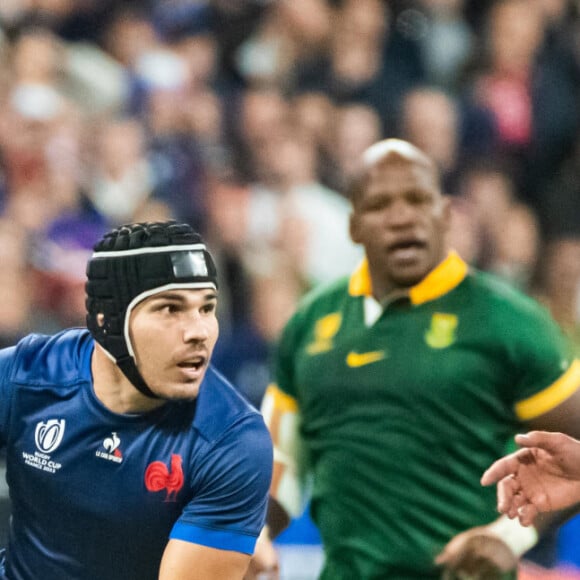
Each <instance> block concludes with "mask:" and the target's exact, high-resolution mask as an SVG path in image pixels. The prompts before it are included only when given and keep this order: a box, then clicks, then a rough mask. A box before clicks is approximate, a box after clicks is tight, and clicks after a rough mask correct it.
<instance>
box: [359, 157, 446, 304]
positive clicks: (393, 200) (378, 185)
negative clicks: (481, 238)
mask: <svg viewBox="0 0 580 580" xmlns="http://www.w3.org/2000/svg"><path fill="white" fill-rule="evenodd" d="M449 221H450V210H449V204H448V200H447V199H446V198H444V197H443V195H442V193H441V191H440V186H439V179H438V175H437V173H436V169H435V167H434V166H432V165H430V164H427V163H426V162H424V161H423V160H420V159H417V160H410V159H407V158H404V157H402V156H400V155H398V154H396V153H390V154H386V155H384V156H381V157H379V158H378V159H377V160H375V162H374V163H373V164H372V165H371V166H370V167H368V169H367V174H366V179H365V183H364V184H363V185H362V187H360V190H359V191H358V193H357V194H356V195H355V196H354V199H353V213H352V216H351V237H352V239H353V241H355V242H356V243H360V244H362V245H363V246H364V248H365V252H366V256H367V259H368V262H369V267H370V272H371V278H372V283H373V292H374V294H375V298H377V299H378V300H381V299H383V298H385V296H386V295H387V294H389V293H390V292H392V291H393V290H398V289H405V288H409V287H411V286H414V285H415V284H417V283H419V282H420V281H421V280H422V279H423V278H425V276H426V275H427V274H428V273H429V272H430V271H431V270H432V269H433V268H435V266H437V264H439V263H440V262H441V261H442V260H443V259H444V258H445V255H446V253H447V247H446V241H445V239H446V232H447V230H448V227H449Z"/></svg>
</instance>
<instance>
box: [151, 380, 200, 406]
mask: <svg viewBox="0 0 580 580" xmlns="http://www.w3.org/2000/svg"><path fill="white" fill-rule="evenodd" d="M200 383H201V382H198V381H195V382H190V383H174V384H170V385H167V386H166V387H165V388H164V389H163V393H160V396H161V398H163V399H166V400H168V401H190V400H193V399H195V398H196V397H197V396H198V395H199V386H200Z"/></svg>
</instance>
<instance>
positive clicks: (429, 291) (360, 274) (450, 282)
mask: <svg viewBox="0 0 580 580" xmlns="http://www.w3.org/2000/svg"><path fill="white" fill-rule="evenodd" d="M468 270H469V267H468V265H467V264H466V263H465V262H464V261H463V260H462V259H461V257H460V256H459V254H457V252H454V251H451V252H449V254H448V255H447V257H446V258H445V260H443V262H441V263H440V264H439V265H438V266H437V267H436V268H435V269H433V270H432V271H431V272H429V274H427V276H426V277H425V278H423V280H421V282H419V283H418V284H417V285H416V286H413V287H412V288H411V289H410V290H409V297H410V299H411V303H412V304H423V303H424V302H429V301H431V300H435V299H436V298H439V297H441V296H443V295H445V294H447V293H448V292H451V290H453V289H454V288H456V287H457V286H459V284H460V283H461V282H462V281H463V279H464V278H465V276H467V272H468ZM348 292H349V294H350V295H351V296H372V293H373V286H372V281H371V275H370V271H369V264H368V261H367V260H366V258H365V259H364V260H363V262H362V263H361V264H360V265H359V266H358V268H357V269H356V270H355V271H354V272H353V274H352V275H351V277H350V281H349V285H348Z"/></svg>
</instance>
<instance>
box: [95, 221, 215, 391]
mask: <svg viewBox="0 0 580 580" xmlns="http://www.w3.org/2000/svg"><path fill="white" fill-rule="evenodd" d="M180 288H214V289H216V290H217V272H216V267H215V264H214V261H213V259H212V257H211V255H210V254H209V252H208V251H207V248H206V246H205V244H204V242H203V240H202V238H201V236H200V235H199V234H198V233H196V232H195V231H194V230H193V229H192V228H191V226H189V225H188V224H178V223H176V222H174V221H167V222H148V223H135V224H128V225H123V226H121V227H119V228H116V229H114V230H112V231H110V232H108V233H107V234H105V236H104V237H103V238H102V239H101V240H100V241H99V242H97V244H96V245H95V247H94V253H93V255H92V257H91V259H90V260H89V262H88V264H87V284H86V293H87V303H86V305H87V327H88V329H89V330H90V332H91V334H92V335H93V337H94V339H95V340H96V341H97V342H98V343H99V344H100V345H101V346H102V347H103V348H104V349H105V351H106V352H107V353H108V354H109V355H110V356H111V358H112V359H113V360H114V361H115V362H116V363H117V365H118V366H119V368H120V369H121V370H122V371H123V373H124V374H125V375H126V376H127V378H128V379H129V380H130V381H131V382H132V383H133V385H135V387H137V388H138V389H139V390H140V391H141V392H142V393H143V394H145V395H147V396H149V397H155V395H154V394H153V392H152V391H151V390H150V389H149V387H148V386H147V385H146V383H145V381H144V380H143V378H142V377H141V374H140V373H139V371H138V369H137V365H136V364H135V358H134V351H133V347H132V345H131V340H130V338H129V318H130V314H131V310H132V309H133V308H134V307H135V305H136V304H138V303H139V302H141V300H143V299H144V298H147V297H148V296H151V295H153V294H157V293H158V292H163V291H164V290H170V289H180Z"/></svg>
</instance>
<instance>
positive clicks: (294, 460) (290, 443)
mask: <svg viewBox="0 0 580 580" xmlns="http://www.w3.org/2000/svg"><path fill="white" fill-rule="evenodd" d="M299 316H300V314H299V312H298V313H297V314H295V315H294V316H293V317H292V318H291V319H290V321H289V322H288V323H287V324H286V326H285V328H284V330H283V332H282V335H281V337H280V340H279V342H278V345H277V348H276V351H275V356H274V359H273V375H274V382H273V383H272V384H270V385H269V386H268V388H267V389H266V392H265V394H264V397H263V399H262V407H261V411H262V415H263V417H264V421H265V422H266V425H267V426H268V429H269V431H270V435H271V436H272V442H273V444H274V471H273V475H272V484H271V486H270V495H271V496H272V497H273V498H274V499H275V500H276V501H277V502H278V503H279V504H280V505H281V506H282V507H283V508H284V509H285V510H286V512H287V513H288V514H289V515H290V516H292V517H297V516H299V515H300V514H301V513H302V511H303V509H304V495H305V494H304V489H303V488H304V486H303V484H302V480H301V476H300V467H299V435H298V425H299V420H300V413H299V407H298V398H297V389H296V385H295V382H294V361H295V353H296V348H297V339H296V337H297V334H298V326H299V324H298V323H299Z"/></svg>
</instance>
